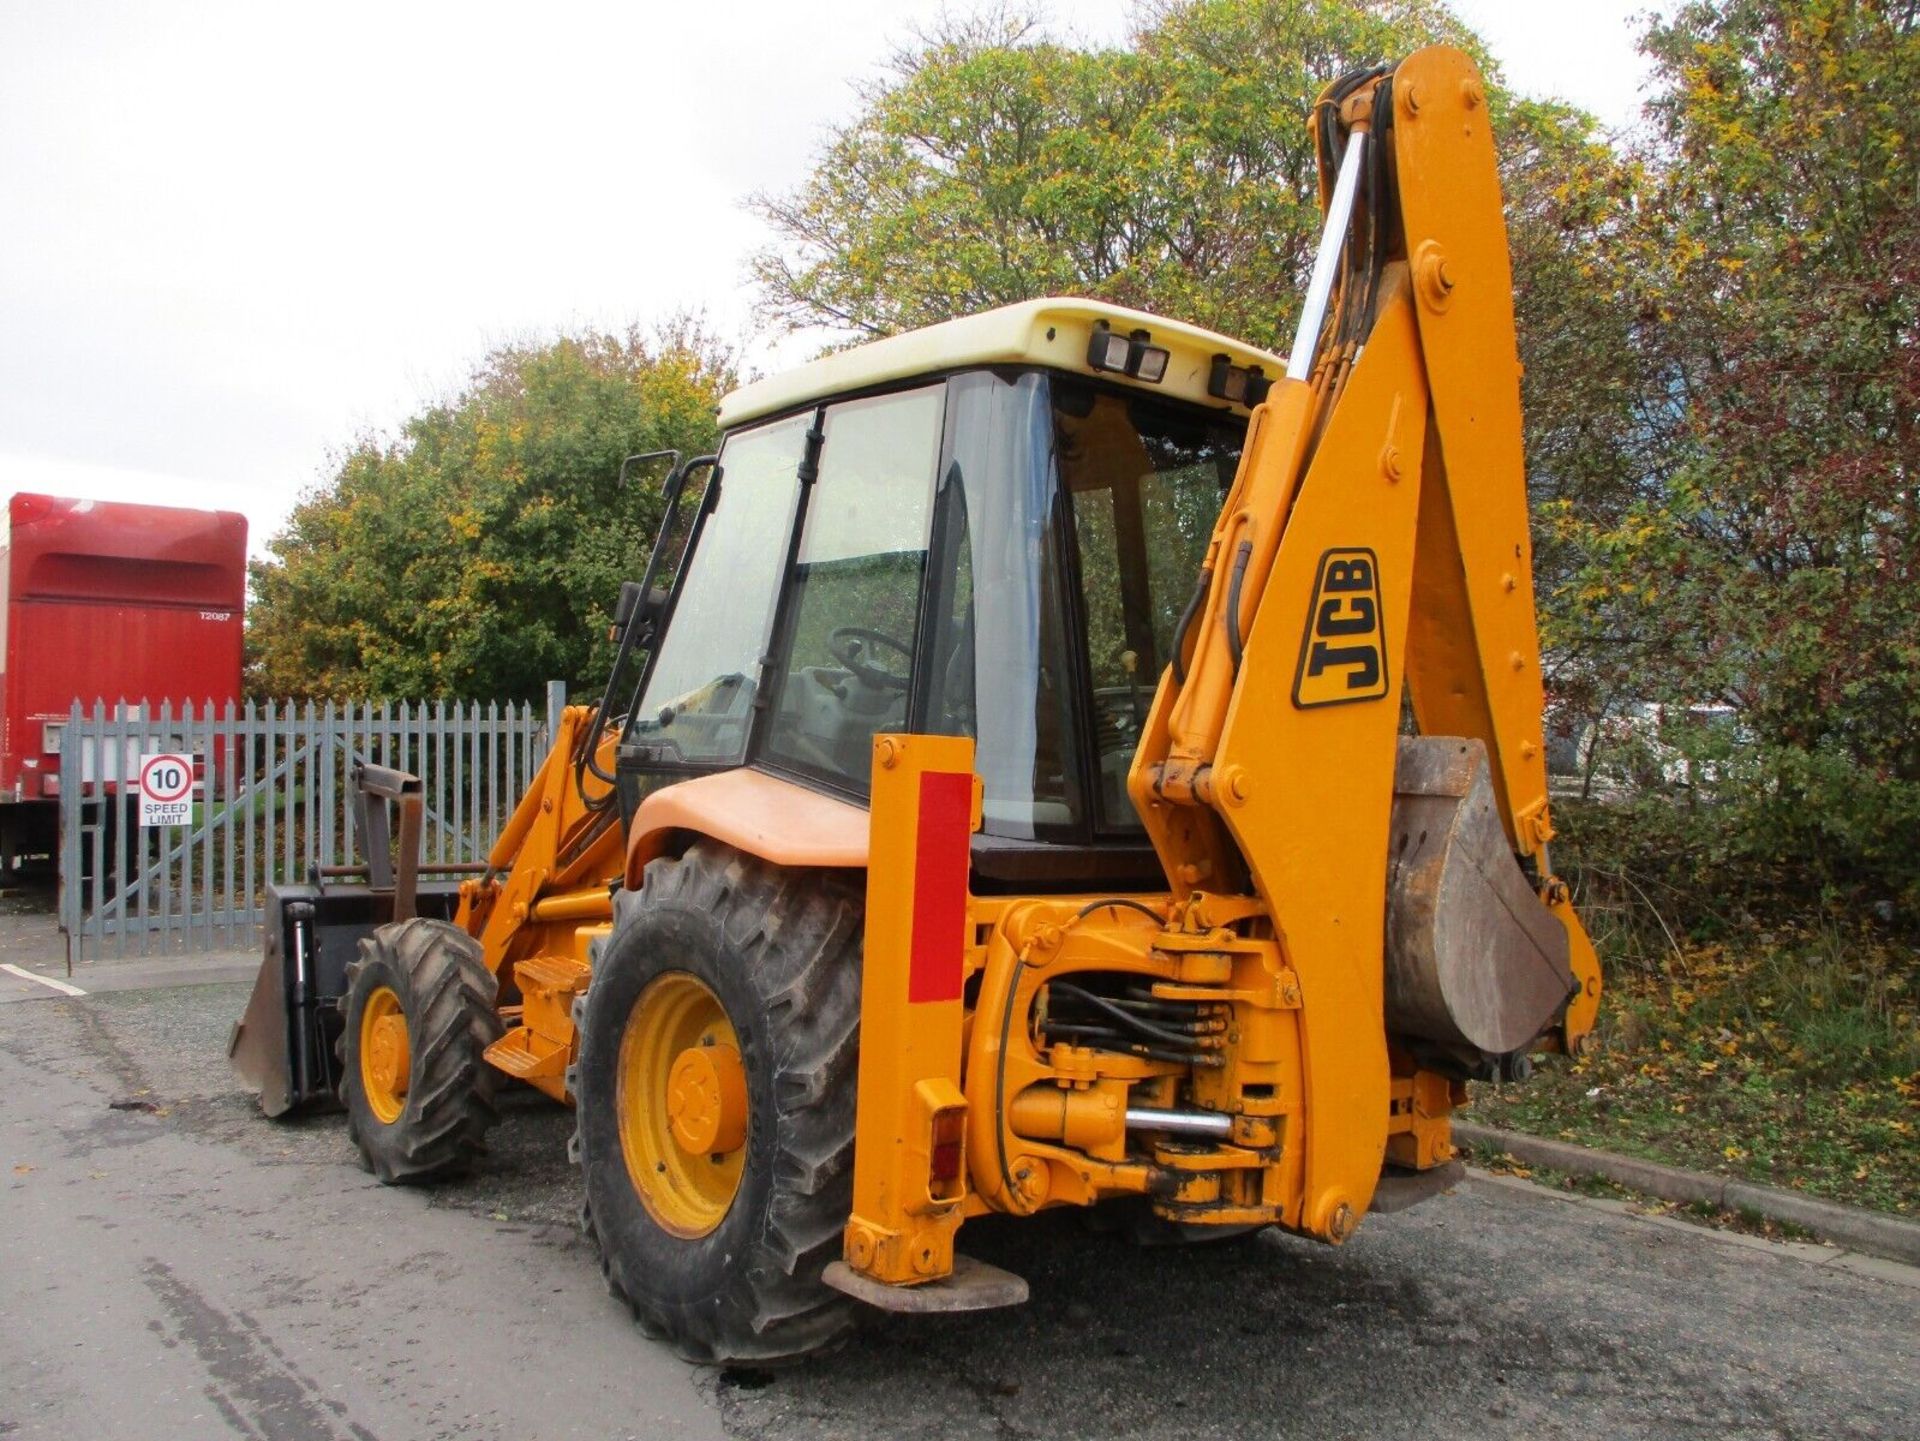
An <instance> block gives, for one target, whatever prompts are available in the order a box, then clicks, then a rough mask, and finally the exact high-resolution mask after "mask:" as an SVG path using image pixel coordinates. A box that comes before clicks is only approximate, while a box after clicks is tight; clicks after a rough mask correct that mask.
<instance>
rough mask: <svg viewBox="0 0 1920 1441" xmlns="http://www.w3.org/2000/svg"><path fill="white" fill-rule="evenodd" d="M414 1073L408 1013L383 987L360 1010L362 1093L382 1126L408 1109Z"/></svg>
mask: <svg viewBox="0 0 1920 1441" xmlns="http://www.w3.org/2000/svg"><path fill="white" fill-rule="evenodd" d="M412 1070H413V1052H412V1051H411V1050H410V1049H409V1048H408V1046H407V1013H406V1012H405V1011H404V1010H402V1009H401V1008H400V997H399V996H398V995H396V994H395V993H394V990H393V987H391V986H381V987H379V988H378V989H377V990H375V991H374V993H373V994H372V995H370V996H368V997H367V1003H366V1005H364V1006H363V1007H361V1009H360V1089H361V1090H362V1091H363V1092H365V1093H366V1097H367V1105H368V1107H369V1108H370V1109H371V1110H372V1111H373V1114H374V1115H375V1116H377V1117H378V1118H379V1120H380V1124H381V1125H383V1126H391V1125H392V1124H393V1123H394V1122H395V1121H397V1120H399V1119H400V1112H401V1111H403V1110H405V1109H406V1105H407V1083H408V1081H409V1080H410V1079H411V1078H412Z"/></svg>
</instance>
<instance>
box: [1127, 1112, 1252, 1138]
mask: <svg viewBox="0 0 1920 1441" xmlns="http://www.w3.org/2000/svg"><path fill="white" fill-rule="evenodd" d="M1127 1129H1128V1130H1129V1131H1165V1132H1166V1133H1167V1134H1168V1135H1170V1136H1226V1135H1231V1134H1232V1133H1233V1117H1231V1116H1221V1115H1216V1114H1214V1113H1213V1112H1212V1111H1156V1110H1153V1109H1151V1108H1148V1107H1145V1106H1129V1107H1127Z"/></svg>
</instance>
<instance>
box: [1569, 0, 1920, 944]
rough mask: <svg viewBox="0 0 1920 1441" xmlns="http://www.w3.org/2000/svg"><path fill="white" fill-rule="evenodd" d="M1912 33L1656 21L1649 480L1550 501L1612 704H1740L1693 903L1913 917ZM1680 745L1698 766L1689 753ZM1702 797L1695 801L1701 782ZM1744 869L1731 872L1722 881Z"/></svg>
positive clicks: (1915, 420) (1912, 24)
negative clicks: (1789, 902)
mask: <svg viewBox="0 0 1920 1441" xmlns="http://www.w3.org/2000/svg"><path fill="white" fill-rule="evenodd" d="M1917 17H1920V9H1917V8H1916V7H1915V6H1913V5H1911V4H1891V3H1879V0H1739V3H1732V4H1712V5H1707V4H1687V5H1683V6H1681V7H1680V8H1679V9H1678V10H1677V11H1676V12H1675V13H1673V14H1672V15H1670V16H1669V17H1667V18H1665V19H1663V20H1660V21H1657V22H1655V23H1654V24H1652V25H1651V26H1650V28H1649V29H1648V31H1647V33H1646V37H1645V41H1644V44H1645V48H1646V52H1647V54H1648V55H1649V57H1650V58H1651V59H1652V61H1653V63H1654V67H1655V97H1654V100H1653V102H1652V104H1651V106H1650V107H1649V112H1650V116H1651V119H1652V121H1653V133H1652V134H1651V136H1650V137H1649V139H1648V141H1647V143H1646V144H1645V146H1644V147H1643V149H1644V153H1643V155H1642V156H1641V157H1640V164H1641V165H1642V167H1643V168H1644V170H1645V171H1646V173H1647V174H1648V175H1649V177H1650V182H1649V188H1648V191H1647V193H1646V195H1645V197H1644V199H1643V201H1642V202H1641V204H1640V205H1639V207H1638V208H1637V211H1636V213H1635V214H1634V215H1633V216H1631V217H1630V218H1629V221H1628V223H1627V224H1626V225H1624V226H1623V227H1622V228H1621V229H1620V231H1619V236H1618V246H1619V248H1618V252H1617V254H1616V256H1615V263H1614V264H1613V265H1612V266H1611V267H1609V270H1608V272H1607V276H1606V283H1607V289H1608V293H1609V296H1610V303H1611V304H1613V305H1615V306H1617V307H1618V308H1619V310H1620V312H1621V313H1622V314H1623V315H1627V316H1631V317H1633V321H1634V324H1635V327H1636V329H1635V333H1634V335H1633V337H1632V340H1631V345H1630V351H1631V353H1632V354H1633V355H1634V356H1635V358H1636V359H1635V363H1636V367H1637V373H1638V375H1639V377H1640V380H1639V383H1638V385H1637V387H1635V386H1633V384H1632V381H1631V377H1628V378H1627V384H1628V386H1629V390H1630V392H1634V393H1633V399H1632V402H1631V405H1630V406H1629V407H1628V409H1629V412H1630V413H1632V414H1634V415H1636V416H1638V417H1639V425H1638V428H1637V438H1636V443H1635V444H1633V445H1630V446H1624V447H1621V448H1620V454H1622V455H1623V456H1626V457H1628V458H1629V460H1630V462H1631V463H1630V464H1629V465H1628V467H1627V468H1626V470H1625V472H1624V473H1625V474H1627V475H1630V476H1634V477H1636V478H1637V480H1636V484H1634V485H1633V486H1631V487H1629V488H1628V489H1627V490H1626V491H1625V492H1623V493H1621V494H1620V496H1619V497H1618V498H1617V499H1616V501H1615V503H1611V504H1610V503H1608V496H1607V495H1606V494H1604V493H1602V494H1596V493H1594V491H1593V490H1592V489H1591V488H1589V487H1585V486H1583V487H1581V488H1579V489H1577V490H1576V491H1574V492H1572V493H1569V494H1567V495H1564V496H1557V497H1552V498H1550V500H1549V503H1548V511H1547V520H1548V522H1549V528H1550V530H1551V532H1552V534H1553V535H1554V537H1555V540H1556V543H1557V544H1559V546H1560V547H1561V550H1562V553H1563V554H1564V555H1566V556H1568V557H1571V561H1570V563H1569V564H1568V565H1567V567H1566V571H1565V579H1564V583H1563V585H1562V587H1561V589H1560V591H1559V592H1558V593H1557V594H1556V596H1555V597H1554V610H1553V616H1552V619H1553V622H1554V624H1555V625H1556V626H1557V628H1558V632H1559V635H1560V636H1561V637H1562V638H1565V639H1568V640H1570V641H1571V642H1572V644H1574V645H1577V646H1579V647H1580V648H1582V649H1583V650H1584V651H1585V653H1587V654H1589V655H1593V656H1598V657H1601V660H1600V661H1599V662H1598V663H1597V664H1596V665H1594V666H1593V667H1592V668H1590V669H1589V670H1588V672H1587V677H1588V679H1589V680H1590V681H1592V682H1594V683H1595V684H1596V685H1597V686H1599V687H1601V688H1607V687H1609V686H1610V687H1611V689H1612V691H1613V693H1614V694H1615V695H1621V694H1637V695H1639V696H1643V697H1649V698H1658V699H1665V700H1670V701H1674V702H1678V703H1680V704H1682V705H1685V704H1690V703H1703V702H1713V703H1720V704H1724V705H1727V706H1730V707H1732V708H1733V709H1734V711H1735V712H1736V713H1737V714H1738V716H1739V717H1740V722H1741V726H1742V728H1743V730H1744V732H1745V734H1746V735H1747V737H1748V743H1747V744H1746V745H1745V746H1744V747H1743V748H1742V749H1743V754H1742V755H1741V756H1740V757H1739V758H1738V759H1739V760H1740V762H1741V763H1740V764H1738V765H1735V766H1723V767H1721V768H1720V769H1719V772H1718V775H1717V779H1716V782H1715V784H1713V785H1711V786H1709V787H1707V789H1708V790H1709V791H1710V792H1711V793H1712V794H1713V795H1714V796H1715V798H1716V799H1717V800H1718V802H1719V804H1718V805H1717V806H1715V807H1709V808H1687V807H1679V808H1669V809H1668V810H1667V811H1665V812H1662V813H1659V814H1656V813H1655V812H1656V810H1657V807H1654V806H1652V805H1648V806H1646V807H1643V809H1645V810H1646V811H1647V815H1646V817H1645V819H1646V821H1647V822H1648V823H1650V824H1654V825H1657V826H1658V829H1659V831H1660V833H1662V834H1663V835H1665V836H1667V837H1668V838H1669V844H1670V847H1671V852H1670V854H1672V855H1696V856H1698V857H1699V859H1700V860H1701V862H1702V866H1703V868H1702V869H1700V870H1698V871H1696V872H1695V873H1694V874H1695V876H1696V878H1697V879H1708V878H1712V879H1715V880H1719V881H1722V882H1724V881H1727V880H1730V879H1734V878H1736V877H1737V880H1736V881H1735V884H1736V885H1738V886H1742V887H1745V888H1747V889H1753V888H1755V887H1757V886H1760V885H1763V884H1764V885H1771V886H1772V887H1773V888H1774V889H1775V890H1776V891H1782V890H1784V892H1785V893H1786V894H1787V895H1789V896H1793V897H1799V898H1805V897H1807V896H1808V895H1810V894H1814V895H1820V896H1823V897H1824V898H1825V899H1828V900H1830V901H1843V900H1866V901H1870V902H1876V903H1881V902H1886V901H1889V900H1891V901H1897V902H1898V903H1899V904H1900V906H1901V907H1902V908H1904V909H1905V910H1907V911H1909V912H1912V911H1914V910H1915V909H1916V908H1920V856H1916V852H1915V847H1914V845H1913V837H1914V835H1915V834H1916V829H1915V823H1916V821H1917V820H1920V664H1916V662H1920V605H1916V604H1915V599H1914V598H1915V594H1916V581H1917V580H1920V574H1916V562H1917V561H1920V525H1917V524H1916V522H1917V521H1920V497H1916V491H1915V486H1916V482H1917V480H1920V347H1917V345H1916V341H1920V120H1916V117H1915V114H1914V109H1913V103H1912V97H1913V95H1914V94H1915V93H1916V91H1917V90H1920V19H1917ZM1674 741H1675V744H1677V745H1678V746H1680V747H1681V748H1682V749H1683V750H1687V749H1691V748H1693V747H1695V746H1696V745H1697V744H1698V743H1699V738H1698V737H1688V736H1686V735H1685V734H1680V735H1677V736H1676V737H1675V738H1674ZM1695 789H1698V788H1697V787H1696V788H1695ZM1728 868H1730V869H1728Z"/></svg>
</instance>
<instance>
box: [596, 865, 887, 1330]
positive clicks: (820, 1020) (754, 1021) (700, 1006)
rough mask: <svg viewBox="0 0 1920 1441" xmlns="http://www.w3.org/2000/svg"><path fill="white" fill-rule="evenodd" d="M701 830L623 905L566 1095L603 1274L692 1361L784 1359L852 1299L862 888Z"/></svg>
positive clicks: (838, 1326)
mask: <svg viewBox="0 0 1920 1441" xmlns="http://www.w3.org/2000/svg"><path fill="white" fill-rule="evenodd" d="M858 880H859V878H858V877H857V876H850V875H848V874H847V873H845V872H838V871H822V870H804V871H803V870H794V869H789V868H782V867H778V866H771V865H767V864H765V863H763V862H761V861H758V860H755V859H754V858H752V857H749V856H744V855H742V854H740V853H739V852H737V851H733V850H731V849H729V848H727V847H724V846H720V845H717V844H714V843H710V842H702V843H700V844H698V845H696V846H694V848H693V849H691V850H690V851H688V852H687V854H686V855H685V856H683V857H682V858H680V859H678V860H669V859H661V860H656V861H653V862H652V863H650V864H649V865H648V867H647V872H646V881H645V884H644V885H643V886H642V888H641V889H640V890H639V891H637V892H622V893H620V895H619V896H618V897H617V898H616V902H615V924H614V930H613V933H612V935H611V937H609V939H608V941H607V943H606V945H605V947H604V950H603V952H602V954H601V955H600V957H599V958H598V959H597V960H596V962H595V965H594V973H593V981H592V984H591V986H590V987H589V988H588V991H587V994H586V997H585V998H584V1001H583V1002H582V1004H581V1006H580V1009H579V1015H580V1053H579V1061H578V1064H577V1066H576V1068H575V1071H574V1075H573V1082H572V1089H573V1092H574V1100H575V1115H576V1117H577V1125H578V1131H577V1134H576V1137H575V1148H574V1149H575V1156H576V1158H577V1159H578V1160H579V1162H580V1165H581V1168H582V1170H583V1172H584V1179H585V1189H586V1206H585V1209H584V1211H583V1213H582V1222H583V1225H584V1226H585V1228H586V1230H587V1233H588V1235H589V1236H590V1237H591V1238H592V1240H593V1242H594V1244H595V1245H596V1246H597V1248H598V1249H599V1252H600V1256H601V1264H602V1269H603V1270H604V1271H605V1273H606V1277H607V1283H608V1286H609V1287H610V1289H611V1290H612V1291H613V1292H614V1294H615V1295H617V1296H619V1297H620V1298H622V1299H623V1300H624V1301H626V1302H627V1304H628V1305H629V1306H630V1307H631V1308H632V1310H633V1313H634V1316H635V1318H636V1319H637V1320H638V1321H639V1322H640V1325H641V1327H642V1328H643V1329H644V1330H646V1331H647V1332H648V1333H649V1334H651V1335H654V1336H656V1337H660V1338H662V1339H665V1340H667V1341H670V1342H671V1343H672V1344H673V1346H674V1347H675V1349H676V1350H678V1351H679V1352H680V1354H681V1355H683V1356H685V1357H686V1358H687V1359H689V1360H693V1361H700V1362H709V1363H724V1362H760V1363H769V1362H780V1361H791V1360H795V1359H797V1358H799V1357H802V1356H805V1355H808V1354H811V1353H813V1352H816V1351H819V1350H822V1349H824V1348H826V1347H828V1346H831V1345H833V1344H834V1343H835V1342H837V1341H839V1340H840V1339H841V1338H842V1337H843V1336H844V1335H845V1334H846V1333H847V1331H848V1330H849V1329H850V1328H851V1326H852V1315H851V1304H850V1303H849V1302H848V1301H847V1300H846V1298H845V1297H843V1296H841V1295H840V1294H839V1293H838V1292H835V1291H833V1290H831V1289H829V1288H828V1287H827V1286H825V1285H824V1284H823V1283H822V1282H821V1280H820V1273H821V1271H822V1269H823V1268H824V1267H825V1266H826V1264H827V1263H828V1262H829V1261H831V1260H832V1259H834V1258H835V1257H836V1256H837V1255H839V1253H840V1245H841V1232H842V1231H843V1229H844V1228H845V1226H846V1223H847V1218H848V1216H849V1215H850V1213H851V1211H852V1207H853V1131H854V1092H855V1085H856V1077H857V1062H856V1048H857V1044H858V1037H859V1021H860V953H861V940H862V934H861V926H862V915H861V901H862V897H861V893H860V890H859V885H858Z"/></svg>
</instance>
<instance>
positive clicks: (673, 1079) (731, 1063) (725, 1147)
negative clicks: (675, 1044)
mask: <svg viewBox="0 0 1920 1441" xmlns="http://www.w3.org/2000/svg"><path fill="white" fill-rule="evenodd" d="M667 1117H668V1120H669V1128H670V1129H671V1130H672V1132H673V1139H674V1140H675V1141H676V1142H678V1143H679V1146H680V1149H681V1150H683V1151H685V1152H686V1153H687V1154H688V1155H690V1156H711V1155H713V1154H715V1153H716V1152H718V1153H725V1152H727V1151H732V1150H735V1149H737V1148H738V1147H739V1145H740V1143H741V1142H742V1141H744V1140H746V1139H747V1073H746V1070H745V1068H744V1067H742V1066H741V1064H740V1053H739V1052H738V1051H736V1050H735V1049H734V1048H733V1047H732V1046H720V1045H714V1046H705V1045H702V1046H689V1047H687V1049H686V1050H684V1051H682V1052H681V1053H680V1054H679V1055H678V1056H676V1057H675V1058H674V1062H673V1070H672V1072H671V1073H670V1074H669V1075H668V1077H667Z"/></svg>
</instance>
